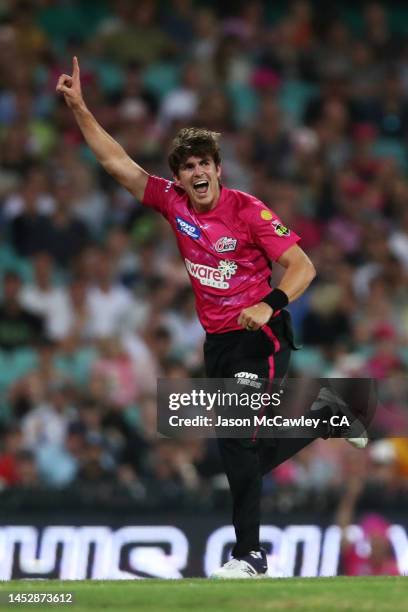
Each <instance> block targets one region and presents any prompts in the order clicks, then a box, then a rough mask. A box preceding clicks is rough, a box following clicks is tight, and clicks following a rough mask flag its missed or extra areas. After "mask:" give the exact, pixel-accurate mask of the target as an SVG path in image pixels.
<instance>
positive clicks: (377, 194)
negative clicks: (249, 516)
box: [0, 0, 408, 510]
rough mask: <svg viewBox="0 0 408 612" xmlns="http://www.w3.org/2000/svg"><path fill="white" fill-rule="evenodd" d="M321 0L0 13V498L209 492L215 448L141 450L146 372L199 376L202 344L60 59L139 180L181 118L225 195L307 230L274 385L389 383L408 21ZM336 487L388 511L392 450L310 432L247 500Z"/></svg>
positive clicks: (406, 357)
mask: <svg viewBox="0 0 408 612" xmlns="http://www.w3.org/2000/svg"><path fill="white" fill-rule="evenodd" d="M221 4H222V6H221ZM334 4H335V5H337V9H333V7H330V3H321V4H319V3H315V2H311V1H308V0H295V1H293V2H291V3H289V4H288V5H286V3H282V4H279V3H266V2H265V3H263V2H261V1H258V0H251V2H242V3H235V2H234V3H232V2H223V3H217V4H216V3H210V2H204V1H203V2H193V1H192V0H168V1H166V2H163V3H159V2H156V1H155V0H140V1H139V2H132V1H131V0H116V1H115V2H113V1H112V2H108V1H106V2H103V1H101V2H99V1H98V2H89V1H86V2H85V0H84V1H75V0H64V1H62V0H60V1H58V0H40V1H36V2H34V1H30V0H9V1H8V2H1V3H0V82H1V84H2V85H1V89H0V138H1V147H0V202H1V207H0V231H1V242H0V268H1V271H2V283H1V284H2V292H1V303H0V364H1V367H0V391H1V398H0V399H1V406H0V407H1V451H0V483H1V488H2V493H1V496H3V499H7V496H9V497H10V496H11V497H12V496H13V495H15V493H16V492H17V491H20V492H21V491H23V492H24V491H29V492H30V491H31V492H32V491H33V490H36V491H38V492H41V491H45V492H47V491H48V492H49V491H51V492H55V493H56V494H57V492H59V491H66V490H67V489H69V490H70V491H76V493H77V495H78V499H81V500H84V503H86V504H90V503H97V504H99V503H100V502H101V501H102V502H103V501H107V500H109V502H110V503H113V504H115V503H122V502H123V500H126V499H129V500H130V501H131V503H140V506H141V507H147V508H149V507H153V506H154V504H163V502H165V503H166V504H172V503H175V504H178V505H180V502H183V501H185V503H186V504H190V505H194V504H196V506H197V507H198V506H200V507H203V504H204V507H210V506H213V505H216V504H217V503H218V502H220V500H222V499H225V495H223V492H225V489H226V482H225V479H224V478H223V477H222V470H221V467H220V463H219V460H218V455H217V451H216V450H215V447H214V445H213V443H212V442H211V441H203V440H194V441H191V442H188V443H187V442H186V443H183V444H181V443H180V442H176V441H174V440H167V439H158V438H157V437H156V422H155V420H156V398H155V394H156V380H157V378H158V377H159V376H162V377H188V376H197V375H203V365H202V344H203V340H204V332H203V330H202V329H201V326H200V324H199V323H198V320H197V318H196V315H195V309H194V297H193V295H192V292H191V290H190V287H189V279H188V275H187V272H186V270H185V268H184V264H183V262H182V260H181V259H180V258H179V256H178V253H177V250H176V246H175V241H174V239H173V236H172V235H171V231H170V228H169V227H168V226H167V224H166V222H165V221H164V220H163V219H161V218H160V217H159V216H158V215H156V214H155V213H153V212H151V211H149V210H144V209H143V207H142V206H141V205H140V203H139V202H137V201H134V200H133V199H132V197H131V196H130V194H128V193H127V192H126V191H124V190H123V189H122V188H120V187H119V186H118V185H117V184H115V183H114V182H113V181H112V180H111V179H110V178H109V177H108V176H107V175H106V174H105V173H104V172H103V170H101V168H100V167H99V166H98V164H97V163H96V162H95V160H94V158H93V157H92V155H91V154H90V152H89V150H88V149H87V147H86V146H85V145H84V143H83V140H82V137H81V134H80V132H79V130H78V128H77V126H76V124H75V121H74V119H73V116H72V114H71V112H70V110H69V109H68V108H67V107H66V105H65V103H64V100H63V99H61V98H59V97H57V96H56V94H55V85H56V80H57V77H58V76H59V74H60V73H61V72H69V71H70V58H71V57H72V56H73V55H78V57H79V58H80V61H81V67H82V83H83V90H84V96H85V99H86V101H87V104H88V105H89V107H90V109H91V110H92V112H94V113H95V115H96V117H97V119H98V120H99V121H100V123H101V124H102V125H103V126H104V127H105V128H106V130H107V131H108V132H109V133H111V134H112V135H113V136H114V137H115V138H116V139H117V140H118V141H119V142H120V143H121V144H122V145H123V146H124V148H125V149H126V150H127V152H128V153H129V154H130V155H131V156H132V157H133V158H134V159H135V160H136V161H137V162H138V163H140V164H141V165H142V166H143V167H145V168H146V169H147V170H148V171H149V172H151V173H154V174H157V175H159V176H165V177H169V170H168V168H167V164H166V150H167V146H168V144H169V142H170V140H171V138H172V137H173V135H174V134H175V132H176V131H177V129H179V128H180V127H182V126H185V125H199V126H206V127H208V128H210V129H213V130H216V131H219V132H221V133H222V141H221V142H222V153H223V182H224V183H225V184H226V185H228V186H230V187H233V188H237V189H241V190H244V191H248V192H250V193H253V194H254V195H256V196H257V197H258V198H260V199H261V200H263V201H264V202H265V203H267V204H268V205H269V206H270V207H271V208H272V209H273V210H274V211H275V212H276V213H277V214H279V215H280V216H281V217H282V219H283V220H284V222H285V224H287V225H288V226H289V227H291V228H293V230H294V231H296V232H297V233H298V234H300V235H301V236H302V242H301V245H302V247H303V249H304V250H305V251H306V252H307V253H308V254H309V256H310V257H311V259H312V260H313V262H314V264H315V266H316V268H317V270H318V276H317V278H316V280H315V282H314V284H313V286H312V288H311V289H310V290H308V291H307V292H306V294H305V295H304V296H302V297H301V298H300V299H299V300H298V301H297V302H295V303H294V304H292V305H291V306H290V310H291V312H292V316H293V319H294V322H295V327H296V330H297V336H298V339H299V340H300V341H301V343H302V344H303V350H301V351H298V352H296V353H295V354H294V356H293V361H292V370H291V372H292V374H293V375H295V376H296V375H299V374H303V373H306V374H309V375H314V376H339V377H342V376H346V377H353V376H354V377H358V376H369V377H374V378H377V379H389V378H391V377H395V378H396V379H397V380H398V379H399V380H400V381H402V382H401V385H402V386H403V384H404V383H403V380H404V376H406V370H407V365H408V334H407V331H408V299H407V297H408V295H407V294H408V282H407V281H408V278H407V276H408V178H407V177H408V175H407V171H408V156H407V144H406V143H407V137H408V26H407V24H408V10H407V9H406V8H405V9H401V8H400V9H394V10H390V9H387V8H386V6H385V4H380V3H378V2H368V3H367V4H364V5H361V6H360V7H359V8H354V9H351V8H347V4H344V3H341V5H342V6H343V5H344V6H343V8H342V9H340V8H339V7H340V3H334ZM270 5H273V7H274V8H273V9H272V8H271V6H270ZM404 27H405V30H404ZM405 390H406V388H405ZM397 396H398V394H397ZM399 397H401V398H402V399H401V402H400V404H399V405H393V406H391V408H392V409H394V410H395V414H397V415H399V416H398V418H399V421H398V423H397V425H395V427H394V430H393V431H392V432H391V433H393V434H394V435H395V433H396V432H398V431H402V430H403V428H404V426H406V420H404V419H405V418H406V417H405V415H404V414H403V413H401V409H402V408H403V403H404V401H406V395H405V397H404V393H402V392H401V393H400V395H399ZM401 422H402V425H401ZM380 433H381V432H380ZM350 476H352V477H356V476H358V477H359V478H360V479H361V480H362V481H363V482H365V483H366V485H367V486H366V487H365V491H366V493H365V495H366V499H367V500H368V501H367V504H368V505H369V507H370V508H372V507H373V506H372V504H373V503H374V501H373V500H375V501H376V504H377V505H378V504H379V503H381V504H383V506H385V504H388V505H389V506H390V507H392V504H397V502H398V504H399V506H400V508H401V504H404V503H405V504H406V502H407V494H408V489H407V482H408V480H407V478H408V443H407V442H406V441H405V439H402V438H401V439H398V438H389V439H386V440H379V441H378V442H375V443H374V444H372V445H371V446H369V447H368V449H367V451H365V452H361V451H354V450H353V449H351V448H348V446H347V445H346V444H345V443H344V441H342V440H331V441H330V442H327V441H322V440H319V441H316V442H315V443H314V444H313V445H311V446H309V447H308V448H306V449H305V450H304V451H302V452H301V453H300V454H299V455H298V456H296V457H295V458H293V459H291V460H290V461H288V462H286V463H285V464H283V465H282V466H280V467H279V468H278V469H277V470H275V471H274V472H273V473H272V474H271V475H270V476H269V477H267V478H266V479H265V505H266V506H267V507H268V506H269V507H270V508H278V509H281V510H286V509H291V508H299V507H305V506H307V507H309V508H310V507H312V506H313V505H314V507H319V508H322V507H323V508H325V507H326V508H334V507H335V504H336V503H337V499H338V497H339V492H341V491H342V490H343V487H344V485H345V482H346V480H347V479H348V478H350ZM378 490H381V491H384V490H387V491H389V493H390V494H389V495H388V496H384V495H381V496H378V494H377V492H378ZM1 496H0V497H1ZM56 499H57V498H56ZM31 501H32V498H31ZM32 503H33V502H32ZM220 503H221V502H220ZM370 504H371V505H370ZM382 509H384V508H382Z"/></svg>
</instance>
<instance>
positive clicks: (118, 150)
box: [72, 103, 148, 197]
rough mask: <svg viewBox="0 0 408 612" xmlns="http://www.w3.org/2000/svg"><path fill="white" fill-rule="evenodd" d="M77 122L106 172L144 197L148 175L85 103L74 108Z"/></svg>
mask: <svg viewBox="0 0 408 612" xmlns="http://www.w3.org/2000/svg"><path fill="white" fill-rule="evenodd" d="M72 111H73V113H74V116H75V119H76V122H77V124H78V126H79V128H80V130H81V132H82V134H83V136H84V138H85V140H86V142H87V144H88V146H89V148H90V149H91V150H92V151H93V153H94V155H95V157H96V159H97V160H98V161H99V162H100V163H101V164H102V166H103V167H104V168H105V170H106V171H107V172H108V173H109V174H110V175H111V176H113V178H115V179H116V180H117V181H118V182H120V183H121V184H122V185H123V186H124V187H126V188H127V189H129V191H131V192H132V193H135V195H137V196H138V197H141V196H142V195H143V190H144V187H145V185H146V182H147V177H148V174H147V172H146V171H145V170H143V168H141V167H140V166H138V165H137V164H136V163H135V162H134V161H133V160H132V159H131V158H130V157H129V156H128V154H127V153H126V151H125V150H124V148H123V147H122V146H121V145H120V144H119V143H118V142H117V141H116V140H115V139H114V138H112V136H110V135H109V134H108V132H106V131H105V130H104V129H103V127H102V126H101V125H100V124H99V123H98V121H97V120H96V119H95V117H94V115H93V114H92V113H91V111H90V110H89V109H88V108H87V106H86V105H85V103H83V104H80V105H78V106H76V107H74V108H72Z"/></svg>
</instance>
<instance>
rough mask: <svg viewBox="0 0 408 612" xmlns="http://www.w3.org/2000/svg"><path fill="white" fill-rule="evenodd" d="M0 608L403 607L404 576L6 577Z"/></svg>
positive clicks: (212, 611)
mask: <svg viewBox="0 0 408 612" xmlns="http://www.w3.org/2000/svg"><path fill="white" fill-rule="evenodd" d="M11 592H13V593H16V592H19V593H44V592H46V593H51V592H55V593H68V592H71V593H73V594H74V603H73V604H71V605H70V604H59V605H53V604H10V603H7V601H8V598H7V594H8V593H11ZM0 602H1V603H0V610H13V609H23V608H24V609H27V608H28V609H31V608H33V609H37V610H38V609H41V610H50V611H51V610H61V609H68V610H72V612H85V611H88V610H101V611H109V612H110V611H112V612H116V611H117V612H120V611H122V612H127V611H129V612H130V611H132V612H147V611H149V612H162V611H163V612H164V611H167V610H168V611H171V612H173V611H174V612H176V611H177V612H180V611H186V612H187V611H189V610H197V611H199V612H207V611H208V612H224V611H226V612H227V611H228V612H229V611H230V610H231V611H232V610H234V611H244V610H245V611H249V612H254V611H256V610H310V611H313V612H314V611H316V610H317V611H322V612H332V611H335V610H350V611H353V612H354V611H356V612H360V611H361V612H364V611H366V610H370V611H371V610H372V611H373V612H374V611H375V612H380V611H382V610H387V611H388V610H389V611H393V612H399V611H401V612H402V611H404V612H405V611H406V610H408V577H407V578H405V577H396V578H391V577H389V578H388V577H381V578H279V579H261V580H228V581H226V580H222V581H221V580H220V581H215V580H214V581H213V580H203V579H191V580H190V579H185V580H171V581H170V580H132V581H128V580H126V581H124V580H120V581H90V580H88V581H83V582H82V581H78V582H77V581H58V580H55V581H54V580H53V581H40V582H39V581H27V580H23V581H12V582H3V583H1V586H0Z"/></svg>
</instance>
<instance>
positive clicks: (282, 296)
mask: <svg viewBox="0 0 408 612" xmlns="http://www.w3.org/2000/svg"><path fill="white" fill-rule="evenodd" d="M261 302H265V303H266V304H269V306H270V307H271V308H273V310H281V309H282V308H285V306H287V305H288V304H289V298H288V296H287V295H286V293H285V292H284V291H282V289H272V291H271V292H270V293H268V295H267V296H265V297H264V298H263V299H262V300H261Z"/></svg>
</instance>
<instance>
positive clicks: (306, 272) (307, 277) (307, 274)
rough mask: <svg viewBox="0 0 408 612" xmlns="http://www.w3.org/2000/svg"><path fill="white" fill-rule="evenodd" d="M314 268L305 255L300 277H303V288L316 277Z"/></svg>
mask: <svg viewBox="0 0 408 612" xmlns="http://www.w3.org/2000/svg"><path fill="white" fill-rule="evenodd" d="M316 274H317V272H316V268H315V266H314V265H313V263H312V262H311V261H310V259H309V258H308V257H307V258H305V260H304V261H303V262H302V277H303V279H304V283H305V288H306V287H308V286H309V285H310V283H311V282H312V280H313V279H314V278H315V277H316Z"/></svg>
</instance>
